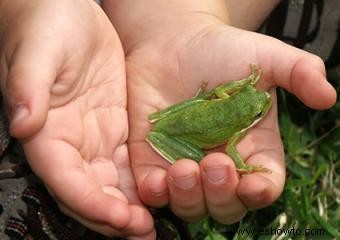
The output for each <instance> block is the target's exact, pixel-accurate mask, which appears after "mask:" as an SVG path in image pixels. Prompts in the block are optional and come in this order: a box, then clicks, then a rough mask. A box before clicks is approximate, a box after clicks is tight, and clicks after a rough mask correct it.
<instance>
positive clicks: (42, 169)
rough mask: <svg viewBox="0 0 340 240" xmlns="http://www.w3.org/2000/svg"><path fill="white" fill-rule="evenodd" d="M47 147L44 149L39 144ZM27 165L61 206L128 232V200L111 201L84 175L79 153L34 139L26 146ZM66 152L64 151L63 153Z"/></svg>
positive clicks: (111, 199) (47, 141)
mask: <svg viewBox="0 0 340 240" xmlns="http://www.w3.org/2000/svg"><path fill="white" fill-rule="evenodd" d="M41 142H44V143H45V144H46V147H45V148H42V147H41V146H40V143H41ZM24 149H25V152H26V154H27V158H28V161H29V162H30V165H31V167H32V169H33V170H34V171H35V173H36V174H37V175H38V176H39V177H40V178H41V179H42V180H43V181H44V183H45V184H46V185H47V186H48V188H49V189H50V190H51V192H52V194H53V195H54V196H55V198H57V200H58V201H59V202H62V203H64V205H67V206H68V207H69V208H70V209H72V211H74V212H75V213H76V214H77V215H80V216H82V217H83V218H86V219H89V220H91V221H95V222H102V223H106V224H108V225H110V226H112V227H114V228H117V229H125V228H126V227H127V226H129V223H130V222H131V212H130V208H129V204H128V203H127V201H126V200H124V199H123V200H122V199H118V198H117V197H112V196H111V195H109V194H108V193H105V192H104V191H103V190H102V189H101V186H100V185H99V184H98V183H97V182H96V181H95V180H94V179H91V178H90V177H88V176H87V175H85V174H84V167H83V163H82V162H83V160H82V159H81V158H80V157H81V156H80V155H79V152H78V151H77V150H76V149H74V148H73V147H72V146H70V145H69V144H67V143H65V142H63V141H58V140H46V139H41V136H40V135H39V134H38V135H37V137H36V138H35V139H32V140H31V141H30V142H27V143H24ZM60 149H63V151H60Z"/></svg>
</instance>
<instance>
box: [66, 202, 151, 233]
mask: <svg viewBox="0 0 340 240" xmlns="http://www.w3.org/2000/svg"><path fill="white" fill-rule="evenodd" d="M129 207H130V211H131V214H132V215H133V216H134V217H133V218H132V222H131V223H130V224H129V225H130V226H129V227H127V228H126V229H116V228H114V227H112V226H110V225H108V224H105V223H102V222H95V221H90V220H89V219H85V218H83V217H82V216H80V215H78V214H76V213H75V212H74V211H72V210H71V209H70V208H68V207H67V206H65V205H64V204H62V203H61V204H59V208H60V209H61V211H62V212H63V213H65V214H66V215H68V216H70V217H71V218H73V219H75V220H76V221H78V222H79V223H81V224H82V225H84V226H86V227H88V228H89V229H92V230H93V231H96V232H99V233H101V234H103V235H105V236H111V237H129V239H131V238H133V239H155V235H156V232H155V229H154V227H153V220H152V217H151V215H150V213H149V212H148V211H146V209H145V208H144V207H142V206H136V205H134V206H133V205H130V206H129ZM150 218H151V221H150ZM148 224H149V225H148ZM138 225H141V226H138ZM136 229H137V230H136Z"/></svg>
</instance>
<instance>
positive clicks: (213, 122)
mask: <svg viewBox="0 0 340 240" xmlns="http://www.w3.org/2000/svg"><path fill="white" fill-rule="evenodd" d="M260 75H261V70H260V69H259V68H258V67H257V66H255V65H252V71H251V74H250V75H249V76H248V77H246V78H245V79H242V80H238V81H233V82H229V83H225V84H221V85H219V86H217V87H216V88H215V89H212V90H206V89H205V86H202V87H201V88H200V90H199V92H198V93H197V94H196V95H195V96H194V97H193V98H191V99H189V100H186V101H184V102H181V103H178V104H175V105H172V106H170V107H167V108H165V109H163V110H160V111H158V112H154V113H152V114H150V115H149V121H150V122H151V123H153V124H154V126H153V128H152V129H151V131H150V132H149V133H148V135H147V137H146V141H147V142H148V143H149V144H150V145H151V146H152V148H153V149H154V150H155V151H157V152H158V153H159V154H160V155H161V156H163V157H164V158H165V159H166V160H168V161H169V162H170V163H174V162H175V161H177V160H179V159H183V158H186V159H193V160H195V161H200V160H201V159H202V158H203V157H204V156H205V153H204V151H203V150H204V149H211V148H215V147H218V146H220V145H223V144H226V143H227V145H226V152H227V154H228V155H229V156H230V157H231V158H232V159H233V161H234V162H235V165H236V167H237V169H238V171H239V172H240V173H251V172H257V171H267V169H266V168H264V167H262V166H258V165H247V164H246V163H245V161H244V160H243V158H242V157H241V156H240V154H239V152H238V151H237V149H236V145H237V144H238V143H239V141H240V140H241V139H242V138H243V137H244V136H245V135H246V133H247V130H248V129H249V128H251V127H252V126H254V125H255V124H256V123H258V122H259V121H260V120H261V119H262V118H263V117H264V116H266V114H267V113H268V111H269V110H270V108H271V105H272V100H271V96H270V94H269V93H268V92H266V91H259V90H257V89H256V88H255V85H256V83H257V82H258V81H259V79H260Z"/></svg>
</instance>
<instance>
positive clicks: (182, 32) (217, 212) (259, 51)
mask: <svg viewBox="0 0 340 240" xmlns="http://www.w3.org/2000/svg"><path fill="white" fill-rule="evenodd" d="M222 2H223V1H194V0H192V1H190V0H189V1H158V0H157V4H156V3H155V2H154V1H153V0H146V1H143V3H140V4H139V2H134V4H132V3H131V2H130V1H128V0H126V1H124V2H119V3H118V2H115V3H113V2H111V1H107V2H106V4H105V8H106V9H110V10H107V12H108V14H110V17H111V19H112V21H113V23H115V24H116V27H117V30H118V33H119V35H120V37H121V39H122V42H123V46H124V48H125V52H126V54H127V56H126V63H127V76H128V80H127V81H128V89H129V94H128V96H129V98H128V103H129V105H128V109H129V120H130V121H129V122H130V136H129V140H128V142H129V149H130V156H131V160H132V166H133V171H134V174H135V177H136V181H137V185H138V190H139V195H140V197H141V199H142V200H143V201H144V202H145V203H146V204H149V205H151V206H155V207H157V206H163V205H166V204H170V206H171V209H172V210H173V211H174V212H175V213H176V214H177V215H178V216H181V217H182V218H184V219H186V220H189V221H191V220H198V219H200V218H202V217H203V216H205V215H206V214H207V213H209V214H210V215H211V216H212V217H213V218H215V219H216V220H217V221H219V222H221V223H233V222H235V221H238V220H239V219H240V218H241V217H242V216H244V214H245V213H246V211H247V209H248V208H261V207H264V206H267V205H269V204H271V203H272V202H273V201H275V200H276V199H277V198H278V197H279V195H280V193H281V192H282V189H283V186H284V182H285V167H284V153H283V147H282V143H281V139H280V133H279V127H278V120H277V105H276V94H275V90H274V89H272V90H271V94H272V97H273V107H272V109H271V111H270V112H269V114H268V115H267V116H266V117H265V119H264V120H263V121H262V122H261V123H260V124H258V125H257V126H256V127H255V128H253V129H251V130H250V132H249V133H248V134H247V135H246V137H245V138H244V139H243V140H242V141H241V142H240V143H239V145H238V147H237V148H238V150H239V151H240V153H241V155H242V156H243V157H244V158H245V159H247V162H248V164H250V165H262V166H264V167H266V168H268V169H271V170H272V173H271V174H268V173H253V174H250V175H244V176H242V177H241V178H240V177H239V176H238V174H237V172H236V171H235V165H234V163H233V162H232V160H231V159H230V158H229V157H228V156H227V155H225V154H223V153H212V154H209V155H207V156H206V157H205V158H204V159H203V160H202V161H201V162H200V164H197V163H195V162H193V161H191V160H181V161H178V162H176V163H175V164H173V165H170V164H168V163H167V161H165V160H164V159H163V158H162V157H160V156H159V155H158V154H157V153H156V152H155V151H154V150H152V149H151V147H150V146H149V145H148V144H147V143H146V142H145V137H146V134H147V132H148V131H149V130H150V127H151V125H150V123H149V122H148V120H147V119H148V115H149V114H150V113H152V112H155V111H157V110H159V109H162V108H164V107H166V106H169V105H172V104H174V103H176V102H180V101H183V100H184V99H188V98H190V97H192V96H193V95H194V94H195V93H196V92H197V90H198V89H199V87H200V85H201V84H202V82H208V88H213V87H215V86H216V85H218V84H219V83H222V82H226V81H231V80H237V79H241V78H242V77H244V76H246V75H247V74H248V73H249V64H251V63H253V64H256V65H258V66H259V67H260V68H261V69H262V70H263V77H262V81H261V82H260V85H259V87H260V88H264V89H269V88H275V87H277V86H281V87H283V88H285V89H286V90H288V91H290V92H292V93H293V94H295V95H296V96H297V97H299V98H300V99H301V100H302V101H303V102H304V103H305V104H306V105H308V106H309V107H312V108H316V109H322V108H328V107H330V106H331V105H332V104H333V103H334V101H335V98H336V96H335V91H334V89H333V88H332V87H331V86H330V85H329V83H328V82H327V81H326V78H325V69H324V65H323V62H322V61H321V60H320V59H319V58H318V57H316V56H314V55H312V54H309V53H307V52H304V51H302V50H299V49H296V48H293V47H291V46H288V45H286V44H284V43H282V42H280V41H278V40H276V39H273V38H270V37H267V36H264V35H261V34H256V33H252V32H247V31H243V30H240V29H236V28H233V27H230V26H228V25H226V23H227V22H228V18H227V17H226V14H225V12H224V11H223V9H225V8H224V7H223V4H222ZM127 14H129V15H130V16H134V17H131V18H130V19H129V21H124V16H126V15H127Z"/></svg>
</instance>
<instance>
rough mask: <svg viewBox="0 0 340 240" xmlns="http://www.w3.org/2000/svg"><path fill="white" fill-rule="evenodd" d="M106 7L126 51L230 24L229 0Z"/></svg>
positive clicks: (153, 0)
mask: <svg viewBox="0 0 340 240" xmlns="http://www.w3.org/2000/svg"><path fill="white" fill-rule="evenodd" d="M103 8H104V11H105V12H106V13H107V14H108V16H109V17H110V19H111V21H112V23H113V24H114V25H115V27H116V29H117V31H118V33H119V35H120V38H121V41H122V43H123V45H124V48H125V49H126V50H127V49H129V48H130V47H131V46H134V45H136V44H138V43H139V42H141V41H143V40H151V39H159V38H167V39H169V38H171V37H172V36H173V37H175V36H176V35H177V34H178V33H183V32H186V33H190V32H195V30H197V29H199V28H204V26H209V25H212V24H229V14H228V11H227V8H226V4H225V0H211V1H196V0H187V1H182V0H172V1H165V0H143V1H137V2H136V1H134V0H124V1H112V0H107V1H103ZM196 32H197V31H196ZM171 35H172V36H171Z"/></svg>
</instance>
